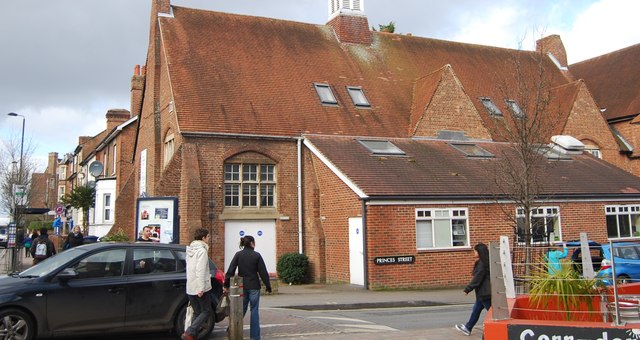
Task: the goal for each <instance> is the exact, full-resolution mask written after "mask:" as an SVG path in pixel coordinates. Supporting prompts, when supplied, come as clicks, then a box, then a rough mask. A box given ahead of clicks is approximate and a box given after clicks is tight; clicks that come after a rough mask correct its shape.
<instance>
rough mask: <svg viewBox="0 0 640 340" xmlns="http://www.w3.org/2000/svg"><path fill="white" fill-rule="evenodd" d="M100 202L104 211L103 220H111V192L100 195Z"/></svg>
mask: <svg viewBox="0 0 640 340" xmlns="http://www.w3.org/2000/svg"><path fill="white" fill-rule="evenodd" d="M102 204H103V208H104V209H103V211H104V215H103V217H104V220H105V221H112V220H113V214H112V212H113V209H111V194H104V195H103V196H102Z"/></svg>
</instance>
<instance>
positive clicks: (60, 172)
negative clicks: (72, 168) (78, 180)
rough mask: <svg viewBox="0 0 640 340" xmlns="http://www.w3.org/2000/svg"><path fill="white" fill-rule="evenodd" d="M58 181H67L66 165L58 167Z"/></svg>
mask: <svg viewBox="0 0 640 340" xmlns="http://www.w3.org/2000/svg"><path fill="white" fill-rule="evenodd" d="M58 180H60V181H66V180H67V167H66V165H61V166H59V167H58Z"/></svg>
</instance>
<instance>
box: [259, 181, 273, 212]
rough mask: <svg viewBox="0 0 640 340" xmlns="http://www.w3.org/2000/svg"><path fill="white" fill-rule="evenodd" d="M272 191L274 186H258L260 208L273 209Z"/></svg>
mask: <svg viewBox="0 0 640 340" xmlns="http://www.w3.org/2000/svg"><path fill="white" fill-rule="evenodd" d="M274 191H275V185H273V184H262V185H261V186H260V206H262V207H273V197H274Z"/></svg>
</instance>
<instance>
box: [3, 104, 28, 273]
mask: <svg viewBox="0 0 640 340" xmlns="http://www.w3.org/2000/svg"><path fill="white" fill-rule="evenodd" d="M7 115H8V116H12V117H22V135H21V137H20V167H19V168H18V184H19V185H20V188H21V189H22V197H21V199H20V201H21V202H24V194H25V192H24V189H23V188H22V158H23V154H22V150H23V147H24V122H25V120H26V119H25V117H24V116H23V115H21V114H17V113H15V112H9V113H7ZM15 194H16V193H15V190H14V195H15ZM14 203H15V206H14V207H13V223H14V224H15V228H16V232H17V229H18V218H19V216H20V215H18V201H17V200H14ZM13 237H14V242H15V237H16V234H14V235H13ZM7 241H8V240H7ZM13 248H14V251H12V252H11V253H12V254H13V258H12V259H11V271H12V272H14V271H15V270H16V262H17V261H16V260H17V259H18V256H17V255H18V254H17V251H16V250H17V249H18V247H16V245H15V243H14V245H13Z"/></svg>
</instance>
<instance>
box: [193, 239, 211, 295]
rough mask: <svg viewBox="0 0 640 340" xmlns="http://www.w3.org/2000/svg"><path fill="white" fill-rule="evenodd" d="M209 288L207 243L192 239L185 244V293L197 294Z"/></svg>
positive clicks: (209, 275)
mask: <svg viewBox="0 0 640 340" xmlns="http://www.w3.org/2000/svg"><path fill="white" fill-rule="evenodd" d="M209 290H211V273H210V272H209V245H207V243H206V242H204V241H202V240H194V241H193V242H191V244H190V245H188V246H187V294H188V295H198V293H199V292H207V291H209Z"/></svg>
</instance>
